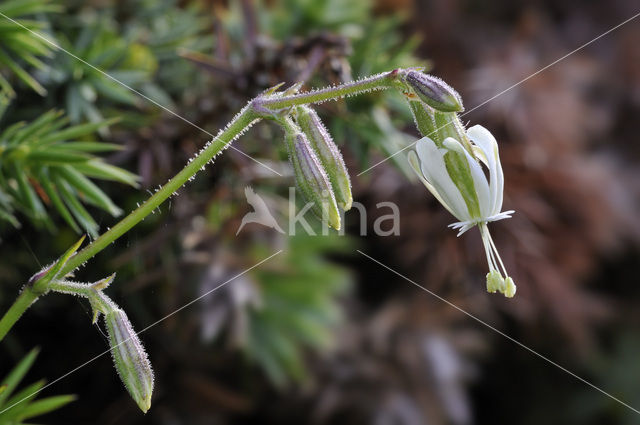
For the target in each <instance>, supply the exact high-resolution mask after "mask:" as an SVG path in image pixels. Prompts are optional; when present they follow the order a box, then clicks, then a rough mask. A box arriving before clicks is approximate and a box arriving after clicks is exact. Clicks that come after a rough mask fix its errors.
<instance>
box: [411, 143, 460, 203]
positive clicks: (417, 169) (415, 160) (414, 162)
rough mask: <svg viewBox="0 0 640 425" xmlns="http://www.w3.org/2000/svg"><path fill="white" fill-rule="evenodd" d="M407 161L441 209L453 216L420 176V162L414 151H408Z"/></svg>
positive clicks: (432, 188) (431, 187)
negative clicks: (443, 208) (440, 205)
mask: <svg viewBox="0 0 640 425" xmlns="http://www.w3.org/2000/svg"><path fill="white" fill-rule="evenodd" d="M407 159H408V160H409V165H411V168H413V171H415V173H416V174H417V175H418V178H419V179H420V181H421V182H422V184H424V185H425V187H426V188H427V189H428V190H429V192H431V194H432V195H433V196H434V197H435V198H436V199H437V200H438V202H440V204H442V206H443V207H445V208H446V209H447V211H449V212H450V213H451V215H455V214H454V213H453V211H451V208H449V206H448V205H447V203H446V202H444V201H443V200H442V198H441V197H440V194H439V193H438V191H437V190H436V188H435V187H433V186H432V185H431V183H429V182H428V181H427V179H425V178H424V176H423V175H422V171H421V170H420V161H419V160H418V156H417V155H416V153H415V152H414V151H410V152H409V154H408V158H407Z"/></svg>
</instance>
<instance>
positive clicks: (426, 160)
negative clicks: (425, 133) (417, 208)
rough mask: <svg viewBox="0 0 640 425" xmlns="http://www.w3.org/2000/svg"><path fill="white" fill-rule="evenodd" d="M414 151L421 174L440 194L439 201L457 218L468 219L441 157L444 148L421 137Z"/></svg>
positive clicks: (458, 193)
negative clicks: (418, 160)
mask: <svg viewBox="0 0 640 425" xmlns="http://www.w3.org/2000/svg"><path fill="white" fill-rule="evenodd" d="M416 152H417V153H418V157H419V158H420V165H421V166H422V174H424V177H425V178H426V179H427V181H428V182H429V184H430V185H431V186H433V188H434V189H435V190H436V191H437V192H438V194H439V195H440V199H441V203H443V204H445V205H447V206H448V209H449V211H450V212H451V213H452V214H453V215H454V216H455V217H456V218H457V219H458V220H460V221H466V220H470V219H471V215H470V214H469V210H468V208H467V204H466V203H465V202H464V199H463V198H462V194H460V191H459V190H458V188H457V187H456V185H455V184H454V183H453V181H452V180H451V177H449V173H448V172H447V167H446V166H445V163H444V158H443V156H444V154H445V153H446V150H445V149H439V148H438V146H436V144H435V142H434V141H433V140H431V139H430V138H428V137H423V138H422V139H420V140H418V142H417V144H416ZM442 201H444V202H442Z"/></svg>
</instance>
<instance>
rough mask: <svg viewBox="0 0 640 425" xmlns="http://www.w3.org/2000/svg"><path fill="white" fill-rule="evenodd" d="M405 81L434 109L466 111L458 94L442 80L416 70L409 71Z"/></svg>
mask: <svg viewBox="0 0 640 425" xmlns="http://www.w3.org/2000/svg"><path fill="white" fill-rule="evenodd" d="M404 79H405V81H406V82H407V84H409V86H410V87H411V88H412V89H413V91H414V92H415V94H416V95H418V97H419V98H420V100H422V101H423V102H424V103H426V104H427V105H429V106H431V107H432V108H434V109H436V110H438V111H442V112H457V111H462V110H463V109H464V108H463V107H462V99H461V98H460V95H459V94H458V92H456V91H455V90H454V89H453V88H452V87H451V86H449V85H448V84H447V83H445V82H444V81H442V80H441V79H439V78H437V77H434V76H433V75H428V74H424V73H422V72H419V71H414V70H411V71H408V72H407V74H406V75H405V77H404Z"/></svg>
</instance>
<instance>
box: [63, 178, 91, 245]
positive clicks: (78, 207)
mask: <svg viewBox="0 0 640 425" xmlns="http://www.w3.org/2000/svg"><path fill="white" fill-rule="evenodd" d="M53 181H54V182H55V184H56V187H57V188H58V191H59V193H60V197H62V199H63V200H64V202H65V204H66V205H67V207H68V208H69V210H71V213H72V214H73V216H74V217H75V219H76V220H78V223H79V224H80V227H82V229H83V230H84V231H86V232H87V233H88V234H89V235H91V237H93V238H96V237H98V225H97V224H96V222H95V221H94V220H93V218H92V217H91V214H89V212H87V210H86V209H85V208H84V207H83V206H82V204H81V203H80V201H78V198H76V196H75V194H74V193H73V191H72V190H71V188H70V187H69V185H68V184H67V182H66V181H65V180H64V179H62V178H60V177H59V176H57V175H56V174H53Z"/></svg>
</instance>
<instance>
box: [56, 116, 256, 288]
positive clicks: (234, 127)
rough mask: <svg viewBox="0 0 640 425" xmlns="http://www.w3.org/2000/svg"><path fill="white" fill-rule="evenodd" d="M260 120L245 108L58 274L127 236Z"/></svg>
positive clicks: (80, 263) (75, 256)
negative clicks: (194, 155)
mask: <svg viewBox="0 0 640 425" xmlns="http://www.w3.org/2000/svg"><path fill="white" fill-rule="evenodd" d="M258 119H259V117H258V116H257V114H256V113H255V112H254V111H253V110H252V109H251V107H250V106H247V107H245V108H244V109H243V110H242V111H241V112H240V113H239V114H238V115H236V116H235V117H234V119H233V120H232V121H231V122H230V123H229V124H228V125H227V127H225V129H224V130H222V131H221V132H220V133H219V134H218V135H217V136H216V137H215V138H214V139H213V141H211V142H210V143H209V144H207V146H206V147H205V148H204V149H203V150H202V151H200V153H199V154H198V155H197V156H196V157H195V158H193V160H192V161H191V162H189V163H188V164H187V165H186V166H185V167H184V168H183V169H182V170H181V171H180V172H179V173H178V174H176V175H175V176H174V177H173V178H172V179H171V180H169V181H168V182H167V183H166V184H165V185H164V186H162V187H161V188H160V189H158V191H157V192H156V193H154V194H153V195H152V196H151V197H149V198H148V199H147V200H146V201H145V202H144V203H143V204H142V205H140V206H139V207H138V208H136V209H135V210H133V211H132V212H131V213H130V214H129V215H128V216H126V217H125V218H123V219H122V220H120V221H119V222H118V224H116V225H115V226H113V227H112V228H111V229H109V230H108V231H106V232H105V233H103V234H102V235H100V236H99V237H98V238H97V239H96V240H94V241H93V242H91V243H90V244H89V245H87V246H86V247H85V248H84V249H83V250H81V251H79V252H78V253H77V254H76V255H74V256H73V257H71V258H70V259H69V261H68V262H67V264H66V265H65V266H64V267H63V268H62V270H61V271H60V274H61V275H62V276H65V275H66V274H68V273H69V272H71V271H73V270H75V269H76V268H78V267H80V266H81V265H82V264H83V263H84V262H85V261H87V260H88V259H90V258H92V257H93V256H94V255H96V254H97V253H99V252H100V251H102V250H103V249H105V248H106V247H107V246H109V244H111V243H112V242H113V241H115V240H116V239H118V238H119V237H120V236H122V235H124V234H125V233H126V232H128V231H129V230H130V229H131V228H132V227H133V226H135V225H136V224H138V223H139V222H141V221H142V220H144V218H145V217H146V216H148V215H149V214H151V212H152V211H153V210H155V209H156V208H158V206H160V204H162V203H163V202H164V201H165V200H166V199H167V198H169V197H170V196H171V195H173V194H174V193H175V192H177V191H178V189H180V187H182V185H184V184H185V183H186V182H187V181H189V180H190V179H191V178H192V177H193V176H194V175H195V174H196V173H197V172H198V171H200V169H202V168H204V166H205V165H207V163H208V162H209V161H211V160H212V159H213V158H214V157H215V156H216V155H217V154H218V153H220V152H221V151H222V150H223V149H224V148H226V147H227V146H228V145H229V143H230V142H232V141H233V140H234V139H236V138H237V137H238V136H240V135H241V134H242V133H243V132H244V131H246V129H248V128H249V127H250V126H251V125H253V122H254V121H256V120H258Z"/></svg>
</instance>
